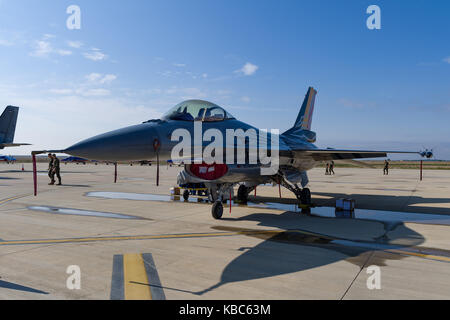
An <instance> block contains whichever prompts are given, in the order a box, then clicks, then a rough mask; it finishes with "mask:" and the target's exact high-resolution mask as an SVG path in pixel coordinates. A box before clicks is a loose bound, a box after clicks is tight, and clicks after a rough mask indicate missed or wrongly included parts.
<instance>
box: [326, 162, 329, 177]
mask: <svg viewBox="0 0 450 320" xmlns="http://www.w3.org/2000/svg"><path fill="white" fill-rule="evenodd" d="M329 168H330V164H329V163H328V162H327V168H326V169H325V175H329V174H330V170H329Z"/></svg>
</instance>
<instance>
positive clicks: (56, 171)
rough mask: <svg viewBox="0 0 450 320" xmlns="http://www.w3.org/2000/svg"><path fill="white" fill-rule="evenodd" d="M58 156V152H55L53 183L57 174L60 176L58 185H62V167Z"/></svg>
mask: <svg viewBox="0 0 450 320" xmlns="http://www.w3.org/2000/svg"><path fill="white" fill-rule="evenodd" d="M59 165H60V163H59V159H58V157H56V154H53V183H55V174H56V177H57V178H58V184H57V185H58V186H60V185H61V168H60V166H59Z"/></svg>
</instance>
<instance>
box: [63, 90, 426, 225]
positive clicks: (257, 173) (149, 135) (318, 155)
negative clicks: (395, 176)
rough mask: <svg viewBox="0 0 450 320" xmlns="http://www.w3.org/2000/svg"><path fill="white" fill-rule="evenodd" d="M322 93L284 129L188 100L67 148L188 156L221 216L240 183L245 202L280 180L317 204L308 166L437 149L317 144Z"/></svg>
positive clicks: (193, 180) (115, 154) (120, 155)
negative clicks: (259, 188) (314, 119)
mask: <svg viewBox="0 0 450 320" xmlns="http://www.w3.org/2000/svg"><path fill="white" fill-rule="evenodd" d="M316 94H317V91H316V90H315V89H314V88H312V87H310V88H309V89H308V91H307V93H306V97H305V99H304V101H303V104H302V106H301V109H300V112H299V114H298V116H297V118H296V120H295V122H294V125H293V127H292V128H291V129H289V130H287V131H286V132H284V133H282V134H279V133H278V132H276V131H275V132H274V131H272V130H271V132H270V133H269V132H268V130H258V129H257V128H255V127H253V126H251V125H249V124H247V123H244V122H242V121H239V120H237V119H235V118H234V117H233V116H232V115H231V114H230V113H228V112H227V111H226V110H225V109H223V108H222V107H220V106H218V105H216V104H214V103H211V102H208V101H202V100H188V101H184V102H181V103H179V104H178V105H176V106H175V107H173V108H172V109H170V110H169V111H168V112H167V113H166V114H165V115H164V116H163V117H162V118H161V119H155V120H149V121H146V122H144V123H142V124H139V125H134V126H131V127H126V128H123V129H119V130H116V131H112V132H108V133H104V134H101V135H99V136H95V137H93V138H90V139H87V140H84V141H81V142H79V143H77V144H75V145H73V146H71V147H69V148H67V149H65V150H60V152H64V153H68V154H70V155H73V156H77V157H83V158H87V159H96V160H103V161H111V162H117V161H135V160H142V159H148V160H155V159H156V161H157V163H159V162H160V161H167V160H172V161H174V162H178V163H180V162H182V163H183V164H184V166H185V167H184V170H183V171H182V172H181V173H180V174H179V176H178V179H177V180H178V181H177V182H178V184H180V185H184V184H203V185H205V186H206V188H207V190H208V197H209V199H210V201H211V202H212V203H213V206H212V216H213V217H214V218H215V219H220V218H221V217H222V213H223V205H222V202H223V201H224V200H225V199H226V198H228V195H229V194H230V192H232V190H233V187H234V186H235V185H238V184H239V185H240V186H239V189H238V199H239V200H240V201H244V202H245V201H246V199H247V196H248V194H249V192H251V191H252V190H254V188H255V187H256V186H257V185H260V184H265V183H277V184H280V185H281V186H283V187H285V188H287V189H288V190H290V191H291V192H293V193H294V194H295V195H296V197H297V199H298V200H299V202H300V203H303V204H310V203H311V192H310V190H309V188H308V187H307V186H308V183H309V181H308V175H307V171H308V170H310V169H312V168H314V167H315V166H316V165H318V164H319V163H321V162H323V161H329V160H353V159H363V158H377V157H386V156H387V154H388V153H416V154H420V155H422V156H426V157H431V156H432V153H431V152H428V151H427V152H425V153H424V152H422V153H421V152H409V151H405V152H402V151H370V150H338V149H319V148H318V147H316V146H315V145H314V142H315V141H316V133H315V132H313V131H311V123H312V116H313V111H314V104H315V98H316ZM225 137H226V138H225ZM180 145H182V146H180ZM205 155H206V156H205ZM268 159H269V161H267V160H268Z"/></svg>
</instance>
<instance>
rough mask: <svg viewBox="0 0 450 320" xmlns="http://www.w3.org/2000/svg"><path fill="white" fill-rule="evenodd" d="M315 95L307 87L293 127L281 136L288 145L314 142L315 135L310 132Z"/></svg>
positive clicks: (312, 90)
mask: <svg viewBox="0 0 450 320" xmlns="http://www.w3.org/2000/svg"><path fill="white" fill-rule="evenodd" d="M316 94H317V91H316V90H314V88H313V87H309V89H308V92H306V97H305V100H304V101H303V104H302V108H301V109H300V112H299V113H298V116H297V120H295V124H294V126H293V127H292V128H291V129H289V130H288V131H286V132H285V133H283V134H282V135H281V136H282V138H283V139H284V140H285V142H287V143H288V144H295V143H297V142H299V141H308V142H310V143H314V142H315V141H316V133H315V132H313V131H311V121H312V116H313V112H314V103H315V101H316Z"/></svg>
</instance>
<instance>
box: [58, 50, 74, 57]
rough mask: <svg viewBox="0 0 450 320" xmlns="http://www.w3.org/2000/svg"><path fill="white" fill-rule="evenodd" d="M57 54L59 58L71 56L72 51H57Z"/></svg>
mask: <svg viewBox="0 0 450 320" xmlns="http://www.w3.org/2000/svg"><path fill="white" fill-rule="evenodd" d="M57 53H58V54H59V55H60V56H70V55H71V54H72V51H70V50H58V51H57Z"/></svg>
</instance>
